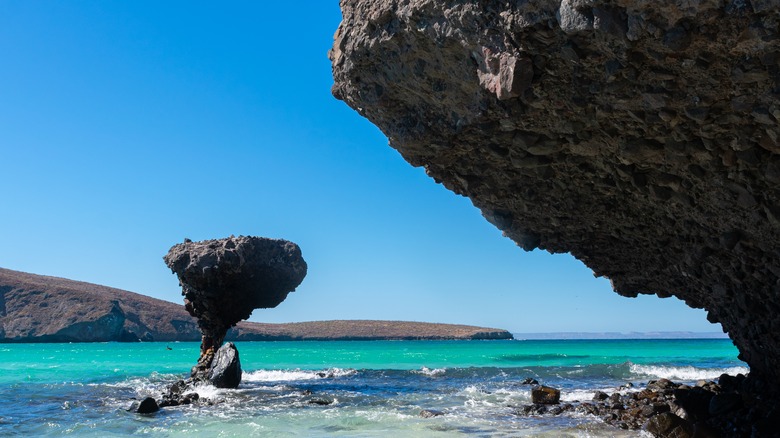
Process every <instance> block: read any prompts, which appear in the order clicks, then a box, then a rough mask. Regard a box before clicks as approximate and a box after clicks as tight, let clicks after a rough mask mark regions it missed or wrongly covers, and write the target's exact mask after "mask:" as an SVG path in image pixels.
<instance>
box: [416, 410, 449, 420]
mask: <svg viewBox="0 0 780 438" xmlns="http://www.w3.org/2000/svg"><path fill="white" fill-rule="evenodd" d="M442 415H444V412H442V411H437V410H435V409H423V410H422V411H420V416H421V417H423V418H433V417H441V416H442Z"/></svg>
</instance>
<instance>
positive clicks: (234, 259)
mask: <svg viewBox="0 0 780 438" xmlns="http://www.w3.org/2000/svg"><path fill="white" fill-rule="evenodd" d="M163 259H164V260H165V263H166V264H167V265H168V267H169V268H171V270H172V271H173V272H174V273H176V275H177V276H178V277H179V283H180V284H181V286H182V294H183V295H184V305H185V308H186V309H187V311H188V312H189V313H190V314H191V315H192V316H194V317H195V318H197V320H198V326H199V327H200V330H201V332H202V339H201V346H200V358H199V359H198V364H197V365H196V366H195V367H194V368H193V370H192V375H193V377H195V378H203V379H205V378H207V375H208V370H209V367H210V365H211V362H212V359H213V357H214V354H215V352H216V351H217V349H218V348H219V347H220V346H221V345H222V342H223V340H224V339H225V334H226V333H227V331H228V329H229V328H231V327H233V326H234V325H236V323H238V322H239V321H241V320H243V319H246V318H248V317H249V315H251V314H252V311H253V310H254V309H258V308H270V307H276V306H277V305H279V303H281V302H282V301H284V299H285V298H287V294H288V293H290V292H292V291H294V290H295V288H296V287H298V285H299V284H301V281H303V278H304V277H305V276H306V262H305V261H304V260H303V256H302V255H301V250H300V248H298V245H296V244H294V243H292V242H288V241H286V240H277V239H267V238H263V237H251V236H239V237H229V238H226V239H215V240H205V241H202V242H192V241H190V240H189V239H188V240H185V242H184V243H180V244H178V245H174V246H173V247H172V248H171V249H170V251H169V252H168V254H167V255H166V256H165V257H164V258H163Z"/></svg>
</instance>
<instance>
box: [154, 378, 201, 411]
mask: <svg viewBox="0 0 780 438" xmlns="http://www.w3.org/2000/svg"><path fill="white" fill-rule="evenodd" d="M199 400H200V395H199V394H198V393H197V392H195V387H194V386H193V385H192V380H189V381H184V380H179V381H177V382H176V383H174V384H172V385H171V386H169V387H168V390H167V391H166V392H165V393H164V394H163V396H162V399H161V400H160V407H161V408H164V407H168V406H180V405H189V404H192V403H195V402H197V401H199Z"/></svg>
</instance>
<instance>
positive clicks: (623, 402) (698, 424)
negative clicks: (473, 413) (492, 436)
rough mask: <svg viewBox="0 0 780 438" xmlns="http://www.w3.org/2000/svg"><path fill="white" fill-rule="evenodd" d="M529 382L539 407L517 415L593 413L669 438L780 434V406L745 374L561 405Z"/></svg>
mask: <svg viewBox="0 0 780 438" xmlns="http://www.w3.org/2000/svg"><path fill="white" fill-rule="evenodd" d="M524 383H527V384H530V385H532V389H531V394H532V400H533V403H532V404H527V405H523V406H519V407H517V408H516V409H515V411H514V413H515V415H520V416H556V415H564V414H567V413H569V414H570V413H579V414H586V415H593V416H595V417H598V418H599V419H601V421H603V422H605V423H607V424H610V425H612V426H615V427H616V428H619V429H627V430H644V431H647V432H649V433H651V434H652V435H653V436H656V437H664V438H666V437H670V438H671V437H674V438H686V437H773V436H780V405H778V404H777V403H776V402H774V401H772V397H770V396H769V394H767V393H766V392H765V391H764V386H763V384H762V382H760V381H757V380H756V379H751V378H750V377H746V376H744V375H742V374H739V375H737V376H731V375H728V374H723V375H721V376H720V377H719V378H718V380H717V382H714V381H706V380H700V381H698V382H696V384H695V385H694V386H690V385H685V384H679V383H675V382H672V381H671V380H668V379H659V380H651V381H650V382H648V383H647V385H645V386H644V388H641V389H638V388H635V387H634V386H633V385H631V384H628V385H625V386H622V387H620V388H617V390H616V391H614V392H612V393H610V394H607V393H606V392H601V391H598V392H596V393H595V394H594V396H593V398H592V399H591V400H575V401H571V402H566V403H560V402H559V398H560V391H558V390H557V389H553V388H548V387H545V386H541V385H539V384H538V382H536V381H535V380H533V379H528V380H527V381H526V382H524ZM537 394H538V395H537ZM551 394H552V395H551Z"/></svg>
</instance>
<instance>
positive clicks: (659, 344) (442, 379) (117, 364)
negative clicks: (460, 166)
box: [0, 339, 747, 437]
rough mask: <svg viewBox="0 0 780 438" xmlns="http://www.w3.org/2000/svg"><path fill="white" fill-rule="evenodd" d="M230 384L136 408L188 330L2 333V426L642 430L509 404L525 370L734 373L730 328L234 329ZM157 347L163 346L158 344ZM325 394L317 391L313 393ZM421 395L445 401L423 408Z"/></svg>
mask: <svg viewBox="0 0 780 438" xmlns="http://www.w3.org/2000/svg"><path fill="white" fill-rule="evenodd" d="M237 346H238V348H239V351H240V355H241V363H242V367H243V369H244V378H243V381H242V384H241V386H240V387H239V389H237V390H218V389H215V388H213V387H209V386H204V387H201V388H199V390H198V392H199V393H200V395H201V397H202V398H203V399H207V400H210V401H212V402H213V404H212V405H206V404H201V405H193V406H183V407H172V408H165V409H163V410H162V411H160V412H158V413H157V414H153V415H150V416H142V415H137V414H132V413H129V412H127V411H126V409H127V407H128V406H129V405H130V404H131V401H132V399H141V398H143V397H146V396H154V397H158V398H159V396H160V394H161V392H162V391H163V390H164V389H165V387H166V386H167V385H169V384H170V383H173V382H174V381H176V380H177V379H180V378H183V377H185V376H186V374H187V372H188V370H189V368H190V366H191V365H192V364H194V362H195V361H196V359H197V356H198V344H196V343H171V344H162V343H137V344H122V343H105V344H4V345H0V358H2V360H0V400H3V401H4V403H2V404H0V435H15V434H23V435H37V436H52V435H78V436H84V435H86V436H128V435H153V436H193V435H196V436H205V435H211V436H247V435H251V436H269V437H271V436H273V437H285V436H289V437H383V436H393V435H399V436H419V437H428V436H431V437H437V436H442V437H443V436H490V437H494V436H556V437H557V436H572V437H588V436H605V437H606V436H642V435H641V432H625V431H619V430H616V429H614V428H612V427H610V426H607V425H604V424H603V423H601V422H600V420H598V419H597V418H594V417H590V416H585V415H580V414H575V413H572V414H570V415H562V416H558V417H521V416H516V415H514V414H513V411H514V409H515V407H518V406H521V405H523V404H527V403H530V394H529V387H528V386H527V385H522V384H521V383H520V382H521V381H522V380H523V379H525V378H526V377H533V378H535V379H537V380H539V381H540V382H541V383H544V384H547V385H550V386H554V387H557V388H560V389H561V390H562V399H563V400H565V401H575V400H589V399H590V398H591V397H592V395H593V393H594V392H595V391H596V390H605V391H615V390H616V389H617V388H618V387H619V386H621V385H624V384H626V383H629V382H630V383H634V384H637V385H641V384H642V383H645V382H647V381H648V380H652V379H657V378H660V377H666V378H671V379H673V380H675V381H680V382H694V381H696V380H698V379H714V378H717V377H718V376H719V375H720V374H722V373H723V372H728V373H731V374H736V373H739V372H741V373H745V372H747V368H745V365H744V363H742V362H740V361H738V360H737V359H736V355H737V351H736V348H734V346H733V345H732V344H731V342H730V341H729V340H722V339H708V340H631V341H624V340H600V341H582V340H576V341H441V342H439V341H372V342H355V341H352V342H245V343H239V344H237ZM166 347H170V348H171V350H168V349H167V348H166ZM323 402H329V403H330V404H328V405H321V404H318V403H323ZM423 409H434V410H439V411H442V412H444V413H445V415H443V416H440V417H435V418H422V417H420V415H419V413H420V411H421V410H423Z"/></svg>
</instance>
